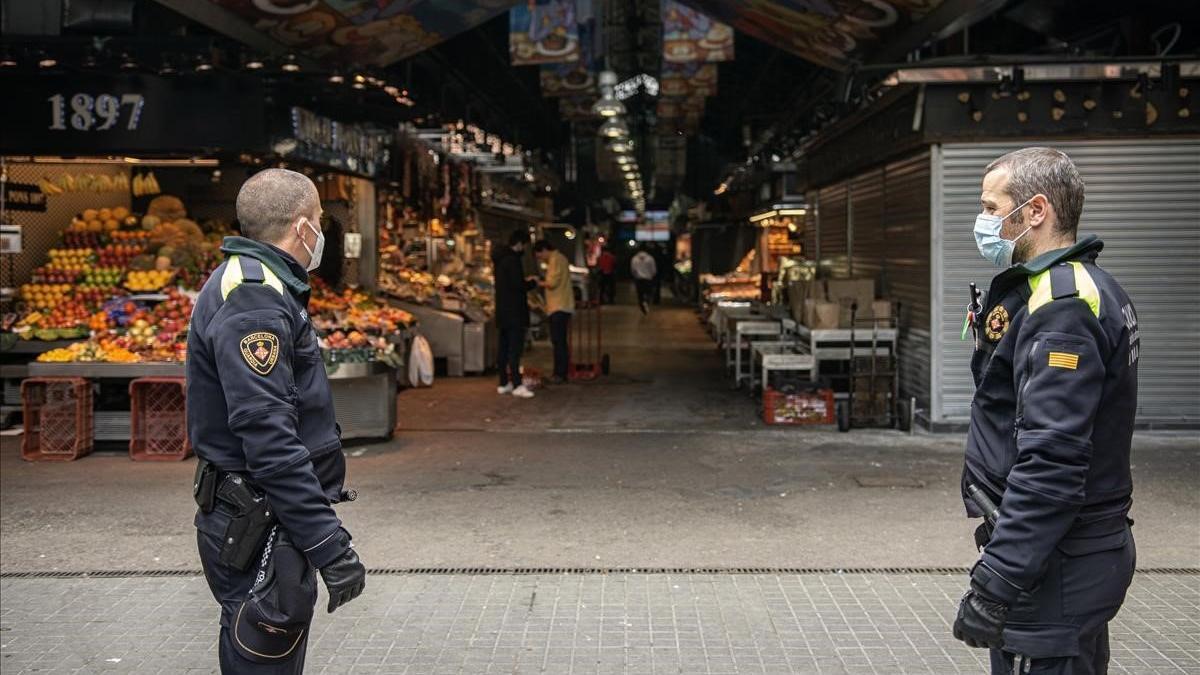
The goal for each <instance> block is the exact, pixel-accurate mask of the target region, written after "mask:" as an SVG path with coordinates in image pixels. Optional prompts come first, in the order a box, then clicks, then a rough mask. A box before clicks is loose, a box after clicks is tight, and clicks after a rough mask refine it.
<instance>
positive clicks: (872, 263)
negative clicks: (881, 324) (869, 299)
mask: <svg viewBox="0 0 1200 675" xmlns="http://www.w3.org/2000/svg"><path fill="white" fill-rule="evenodd" d="M885 255H886V250H885V239H884V234H883V167H880V168H878V169H875V170H873V171H868V172H866V173H863V174H860V175H858V176H856V177H854V179H853V180H851V181H850V275H851V276H855V277H869V278H872V279H875V282H876V288H875V291H876V292H877V293H878V292H879V286H878V284H879V279H880V276H881V275H882V274H883V268H884V258H885Z"/></svg>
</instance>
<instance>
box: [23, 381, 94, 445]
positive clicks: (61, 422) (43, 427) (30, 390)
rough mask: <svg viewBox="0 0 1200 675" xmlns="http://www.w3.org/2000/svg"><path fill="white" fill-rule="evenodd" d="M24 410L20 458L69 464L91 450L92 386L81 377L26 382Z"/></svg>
mask: <svg viewBox="0 0 1200 675" xmlns="http://www.w3.org/2000/svg"><path fill="white" fill-rule="evenodd" d="M21 410H22V412H23V413H24V417H25V433H24V435H23V436H22V438H21V459H24V460H26V461H29V462H41V461H59V462H69V461H71V460H74V459H79V458H80V457H83V456H84V455H86V454H88V453H90V452H91V451H92V434H93V430H92V384H91V383H90V382H88V381H87V380H85V379H83V378H82V377H36V378H28V379H26V380H25V381H24V382H22V383H21Z"/></svg>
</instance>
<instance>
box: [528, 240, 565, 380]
mask: <svg viewBox="0 0 1200 675" xmlns="http://www.w3.org/2000/svg"><path fill="white" fill-rule="evenodd" d="M533 252H534V254H536V255H537V259H538V260H539V261H540V262H541V263H543V264H544V265H546V278H545V279H544V280H543V281H542V284H541V285H542V288H544V289H545V290H546V316H548V317H550V342H551V344H553V345H554V377H552V378H551V379H550V384H565V383H566V381H567V368H568V364H569V363H570V360H571V352H570V345H569V344H568V343H567V335H568V333H569V331H570V328H571V315H572V314H574V313H575V293H574V292H573V291H572V290H571V265H570V263H569V262H567V257H566V256H565V255H563V254H562V253H559V252H558V250H556V249H555V248H554V245H553V244H551V243H550V242H548V241H546V240H545V239H543V240H541V241H539V242H538V243H537V244H536V245H534V247H533Z"/></svg>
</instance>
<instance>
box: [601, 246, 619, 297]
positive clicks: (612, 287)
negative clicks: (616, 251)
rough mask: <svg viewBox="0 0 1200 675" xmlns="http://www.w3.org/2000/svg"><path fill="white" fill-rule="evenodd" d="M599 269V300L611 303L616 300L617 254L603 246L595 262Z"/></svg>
mask: <svg viewBox="0 0 1200 675" xmlns="http://www.w3.org/2000/svg"><path fill="white" fill-rule="evenodd" d="M596 266H597V267H598V268H599V269H600V301H601V302H603V303H605V304H607V305H611V304H613V303H614V302H616V301H617V256H615V255H613V252H612V248H611V247H609V246H605V247H604V250H603V251H601V252H600V260H599V262H598V263H597V264H596Z"/></svg>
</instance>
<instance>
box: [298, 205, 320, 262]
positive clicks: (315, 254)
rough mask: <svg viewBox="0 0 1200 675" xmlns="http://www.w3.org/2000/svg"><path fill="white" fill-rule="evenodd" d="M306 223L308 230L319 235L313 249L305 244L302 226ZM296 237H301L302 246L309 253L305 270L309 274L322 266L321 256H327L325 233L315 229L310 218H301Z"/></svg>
mask: <svg viewBox="0 0 1200 675" xmlns="http://www.w3.org/2000/svg"><path fill="white" fill-rule="evenodd" d="M301 223H304V224H305V225H307V226H308V229H310V230H312V231H313V233H314V234H316V235H317V243H316V245H314V246H313V248H309V247H308V244H306V243H304V235H303V234H302V233H301V231H300V224H301ZM296 236H297V237H300V245H301V246H303V247H304V250H305V252H307V253H308V265H307V266H306V267H305V268H304V269H306V270H308V271H309V272H311V271H313V270H315V269H317V268H318V267H320V266H321V256H322V255H324V254H325V233H324V232H322V231H320V230H318V229H317V228H315V227H313V224H312V221H310V220H309V219H308V218H301V219H300V220H298V221H296Z"/></svg>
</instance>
